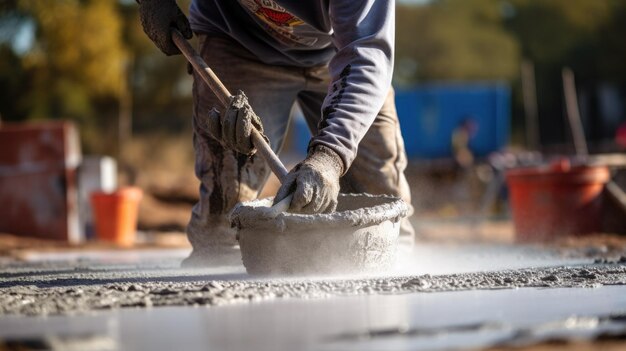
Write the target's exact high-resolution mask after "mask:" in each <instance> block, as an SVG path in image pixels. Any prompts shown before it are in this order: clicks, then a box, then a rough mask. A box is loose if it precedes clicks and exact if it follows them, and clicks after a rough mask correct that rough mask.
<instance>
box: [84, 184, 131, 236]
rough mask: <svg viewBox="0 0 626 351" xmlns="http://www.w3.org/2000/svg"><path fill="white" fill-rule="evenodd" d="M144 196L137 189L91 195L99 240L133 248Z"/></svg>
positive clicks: (129, 188) (122, 189)
mask: <svg viewBox="0 0 626 351" xmlns="http://www.w3.org/2000/svg"><path fill="white" fill-rule="evenodd" d="M142 195H143V192H142V191H141V189H139V188H136V187H127V188H120V189H119V190H117V191H115V192H112V193H105V192H94V193H92V194H91V206H92V209H93V214H94V221H95V224H96V236H97V238H98V240H102V241H107V242H112V243H115V244H118V245H121V246H132V245H133V244H134V243H135V239H136V236H137V235H136V234H137V215H138V212H139V201H141V197H142Z"/></svg>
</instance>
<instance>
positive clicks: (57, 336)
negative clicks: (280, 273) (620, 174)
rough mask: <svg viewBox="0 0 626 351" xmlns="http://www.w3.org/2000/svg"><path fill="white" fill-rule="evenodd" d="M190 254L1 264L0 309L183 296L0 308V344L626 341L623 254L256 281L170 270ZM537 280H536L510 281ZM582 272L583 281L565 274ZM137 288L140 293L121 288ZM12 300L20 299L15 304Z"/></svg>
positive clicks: (433, 260)
mask: <svg viewBox="0 0 626 351" xmlns="http://www.w3.org/2000/svg"><path fill="white" fill-rule="evenodd" d="M186 254H187V251H186V250H168V251H156V252H126V253H123V254H121V253H118V252H110V253H108V254H107V253H106V252H104V253H103V252H101V251H100V252H91V253H90V252H82V253H75V254H74V256H73V257H68V256H65V255H58V254H39V255H34V256H32V257H30V259H31V262H28V263H23V262H22V263H18V264H17V263H15V262H13V263H5V264H4V267H3V268H2V271H1V272H0V278H1V279H0V301H1V306H2V307H7V306H13V307H15V306H18V307H19V305H20V304H23V305H28V304H36V303H37V302H36V300H37V299H38V298H42V297H43V296H47V295H45V293H47V292H48V291H53V290H55V289H56V290H58V291H61V292H63V291H67V290H68V289H73V290H72V291H73V292H74V293H76V291H80V290H81V289H83V290H85V291H86V292H85V293H82V294H83V295H86V294H87V292H88V291H90V289H96V290H97V289H105V288H107V287H111V286H112V285H115V284H117V285H115V286H116V287H117V286H123V287H124V289H117V288H116V289H115V290H112V291H114V292H115V294H117V295H115V294H113V295H111V296H112V297H113V299H115V298H117V297H120V296H124V294H137V293H138V292H137V290H139V291H141V290H148V289H153V290H150V292H153V291H154V292H157V293H159V294H160V293H162V292H163V291H164V290H165V289H166V288H167V289H171V292H168V295H167V296H170V295H169V294H170V293H171V294H173V295H174V296H181V298H180V299H169V298H168V299H166V300H155V301H157V302H158V301H168V303H167V304H164V305H165V307H156V305H155V306H154V307H151V308H141V307H133V308H119V309H118V308H115V307H117V306H118V305H115V303H112V304H111V305H109V306H107V308H108V307H114V308H115V309H113V310H100V309H99V310H90V309H86V310H76V309H72V308H68V309H66V310H63V309H61V310H55V309H51V310H48V313H49V312H50V311H52V312H53V315H47V316H45V315H41V313H40V312H41V311H40V310H36V309H20V308H13V307H12V309H6V308H5V309H4V314H2V315H0V340H2V341H0V349H2V347H1V346H2V345H3V344H2V342H4V346H6V345H9V346H16V345H20V346H24V345H26V346H29V345H30V346H31V347H32V346H33V345H34V346H37V345H40V346H41V345H44V346H46V347H48V348H51V349H63V350H65V349H74V350H172V349H185V350H196V349H197V350H206V349H211V350H251V349H254V350H444V349H475V348H488V347H494V346H502V345H506V346H515V345H531V344H534V343H536V342H540V341H545V340H554V339H559V340H560V339H572V338H573V339H594V338H596V337H598V336H599V335H602V336H604V337H605V338H606V337H607V335H608V336H610V335H618V336H619V335H621V336H623V335H626V323H625V322H626V285H625V284H626V265H624V264H623V263H620V262H619V259H615V260H613V261H610V262H609V263H608V264H594V260H595V259H594V257H582V256H574V257H572V255H565V256H564V255H563V254H562V252H557V251H554V250H550V249H545V248H537V247H528V246H526V247H524V246H509V245H494V244H472V245H467V244H466V245H459V244H443V243H423V244H420V245H419V246H418V247H417V249H416V250H415V252H413V253H412V254H411V255H410V256H408V257H406V258H405V259H403V260H402V262H401V264H400V265H399V267H398V269H397V270H396V272H394V275H395V277H394V278H380V277H359V278H354V277H353V278H349V279H341V278H334V279H332V280H327V279H313V280H308V279H307V280H302V279H286V280H285V279H280V280H276V279H262V280H259V279H253V278H251V277H248V276H247V275H246V274H245V271H244V270H243V267H241V266H230V267H218V268H213V269H203V270H192V271H190V270H181V269H179V268H177V265H178V262H179V260H180V259H181V258H183V257H184V256H185V255H186ZM546 267H560V268H546ZM562 267H567V268H562ZM502 270H509V271H508V272H512V273H511V274H512V275H510V276H511V277H512V281H513V283H502V284H500V285H495V286H494V285H491V284H492V283H491V280H493V279H494V277H496V278H495V279H496V280H499V278H498V277H505V278H504V279H507V278H508V277H509V275H507V274H508V273H507V274H504V275H503V274H502V273H499V274H495V275H494V274H493V273H484V274H483V273H479V272H494V271H502ZM463 273H470V275H459V274H463ZM424 274H428V275H429V276H424ZM533 274H534V275H537V276H538V277H539V278H538V279H537V280H536V281H534V280H532V279H530V281H526V283H523V284H522V283H516V282H517V281H518V280H516V279H518V278H520V277H523V278H524V279H527V277H529V276H532V275H533ZM605 275H606V277H608V276H611V278H610V279H609V278H606V277H605ZM587 276H588V277H591V278H589V279H591V280H589V279H587V280H585V279H582V278H581V279H578V278H575V279H574V278H572V277H587ZM459 277H461V278H462V279H459ZM465 278H468V281H469V280H470V278H471V280H473V281H474V282H472V283H465ZM605 278H606V279H605ZM544 279H545V281H544ZM568 279H570V281H568ZM485 281H486V282H485ZM519 281H521V280H519ZM423 282H425V283H424V284H425V285H422V284H423ZM537 282H539V283H537ZM542 282H543V283H542ZM409 283H410V284H409ZM483 283H484V284H483ZM133 285H134V286H138V287H135V288H131V289H129V287H130V286H133ZM155 286H157V287H158V289H155ZM207 286H208V287H209V289H207V290H208V292H207V293H211V291H212V289H213V288H215V287H219V290H220V294H221V295H219V296H220V300H219V301H221V303H218V304H211V303H207V304H205V305H206V306H198V305H202V304H195V305H196V306H193V305H194V304H193V303H190V302H189V301H190V300H188V299H187V297H188V296H196V295H197V294H200V292H199V291H201V290H202V289H201V288H202V287H207ZM364 286H365V288H367V289H364V288H363V287H364ZM561 286H572V287H568V288H563V287H561ZM266 287H267V288H268V289H269V290H271V291H272V294H271V295H269V294H268V295H266V296H265V298H260V299H250V298H248V297H249V296H252V295H254V296H257V295H258V292H255V291H251V290H255V289H256V290H259V289H264V288H266ZM196 288H197V290H196ZM59 289H65V290H59ZM159 289H160V290H159ZM177 289H182V290H185V289H186V290H187V292H183V291H182V290H181V291H177ZM299 289H302V290H303V292H299ZM307 289H312V290H307ZM316 289H317V290H316ZM333 289H336V290H333ZM119 290H121V291H119ZM130 290H133V291H132V292H131V291H130ZM229 290H232V291H231V293H232V294H230V295H229V294H227V293H228V292H229ZM281 290H284V294H282V295H281V294H277V293H276V292H280V291H281ZM202 291H204V290H202ZM320 291H323V292H324V293H318V292H320ZM16 292H17V293H19V294H21V295H15V294H14V295H11V294H12V293H16ZM185 294H187V295H185ZM194 294H196V295H194ZM246 294H252V295H246ZM255 294H256V295H255ZM147 295H150V294H147ZM261 295H262V294H261ZM10 296H20V299H18V301H15V300H16V299H13V300H11V297H10ZM60 296H65V298H66V299H72V298H74V297H72V296H75V295H71V294H70V295H60ZM81 296H82V295H80V296H77V297H75V299H78V300H80V299H81V298H83V297H81ZM159 296H160V295H159ZM268 296H269V297H268ZM153 297H154V296H153ZM182 297H185V298H182ZM213 297H214V296H213ZM242 297H244V298H242ZM104 298H105V297H102V299H104ZM56 299H57V300H52V301H54V303H57V304H63V303H68V305H67V306H74V305H72V304H71V303H70V302H68V301H65V302H63V301H62V300H59V299H58V297H56ZM33 301H34V302H33ZM212 301H216V300H212ZM17 302H19V303H18V304H17V305H16V303H17ZM135 306H137V305H135ZM0 311H2V309H0ZM16 311H17V313H18V314H15V313H16ZM19 311H22V312H24V311H27V314H31V315H29V316H25V315H19V313H20V312H19ZM28 311H30V312H28ZM33 311H34V312H33ZM38 311H39V312H38ZM55 311H56V312H55ZM624 346H625V347H626V344H625V345H624Z"/></svg>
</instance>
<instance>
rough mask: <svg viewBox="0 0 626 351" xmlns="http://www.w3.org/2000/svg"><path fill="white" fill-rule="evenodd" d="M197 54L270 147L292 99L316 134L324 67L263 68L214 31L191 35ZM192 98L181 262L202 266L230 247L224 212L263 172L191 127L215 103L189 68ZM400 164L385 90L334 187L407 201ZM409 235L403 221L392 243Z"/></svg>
mask: <svg viewBox="0 0 626 351" xmlns="http://www.w3.org/2000/svg"><path fill="white" fill-rule="evenodd" d="M199 52H200V55H201V56H202V58H203V59H204V60H205V61H206V62H207V64H208V65H209V67H211V68H212V69H213V71H215V73H216V74H217V76H218V77H219V78H220V80H221V81H222V82H223V83H224V85H225V86H226V87H227V88H228V89H229V91H231V93H234V92H236V91H237V90H243V91H244V92H245V93H246V95H247V96H248V99H249V101H250V105H251V106H252V108H253V109H254V111H255V112H256V114H257V115H259V116H260V118H261V120H262V122H263V126H264V128H265V134H266V135H267V136H268V137H269V140H270V143H271V146H272V149H273V150H274V151H275V152H278V151H279V150H280V148H281V146H282V144H283V140H284V137H285V134H286V132H287V127H288V124H289V116H290V111H291V108H292V106H293V104H294V103H296V102H297V103H298V104H299V106H300V108H301V110H302V112H303V114H304V117H305V119H306V122H307V125H308V127H309V129H310V130H311V132H312V133H313V135H315V134H316V133H317V128H318V123H319V120H320V117H321V106H322V103H323V101H324V98H325V97H326V92H327V89H328V85H329V81H330V75H329V73H328V67H327V66H319V67H312V68H301V67H290V66H274V65H268V64H265V63H263V62H260V61H259V60H258V59H256V58H255V56H254V55H253V54H252V53H250V52H249V51H248V50H246V49H245V48H243V47H241V46H240V45H239V44H238V43H236V42H234V41H232V40H231V39H228V38H225V37H220V36H207V35H199ZM193 99H194V104H193V129H194V132H193V143H194V150H195V174H196V176H197V178H198V179H199V180H200V183H201V184H200V200H199V201H198V203H197V204H196V205H195V206H194V208H193V211H192V215H191V219H190V221H189V225H188V227H187V236H188V238H189V241H190V242H191V244H192V246H193V252H192V254H191V256H190V257H189V258H187V260H186V261H185V262H184V264H185V265H205V264H211V263H212V262H215V261H219V256H220V255H222V254H223V253H224V251H225V250H226V251H228V250H231V249H236V244H237V241H236V233H235V231H234V230H233V229H231V228H230V225H229V223H228V214H229V212H230V211H231V210H232V208H233V207H234V206H235V205H236V204H237V203H238V202H243V201H249V200H253V199H255V198H256V197H257V196H258V194H259V192H260V191H261V190H262V187H263V185H264V184H265V182H266V180H267V178H268V176H269V174H270V169H269V167H268V166H267V164H266V163H265V161H264V160H263V159H262V158H261V157H260V156H258V155H254V156H252V157H249V156H247V155H243V154H239V153H236V152H234V151H231V150H227V149H225V148H224V147H222V146H221V145H220V143H219V142H217V141H216V140H214V139H212V138H211V137H208V136H205V135H204V134H203V133H202V131H201V130H200V129H199V128H198V127H197V126H198V125H199V123H198V121H200V119H202V118H206V116H207V115H208V113H209V111H210V110H211V108H213V107H216V108H217V109H218V110H220V111H221V110H222V106H221V104H220V102H219V100H218V99H217V97H216V96H215V95H214V94H213V92H212V91H211V90H210V88H209V87H208V86H207V85H206V84H205V83H204V82H203V81H202V79H201V78H200V77H199V76H198V75H197V74H196V73H194V85H193ZM406 163H407V159H406V153H405V150H404V141H403V139H402V135H401V134H400V125H399V122H398V116H397V113H396V108H395V103H394V94H393V89H391V88H390V91H389V94H388V96H387V99H386V101H385V103H384V105H383V107H382V109H381V110H380V112H379V113H378V115H377V117H376V119H375V121H374V123H373V124H372V126H371V127H370V129H369V131H368V132H367V134H366V135H365V137H364V138H363V140H362V141H361V143H360V144H359V149H358V153H357V156H356V159H355V160H354V162H353V163H352V165H351V167H350V168H349V170H348V172H347V173H346V174H345V175H344V176H343V177H342V178H341V180H340V183H341V192H344V193H351V192H352V193H370V194H388V195H394V196H398V197H401V198H402V199H403V200H405V201H406V202H407V203H408V204H410V203H411V194H410V190H409V186H408V183H407V180H406V178H405V175H404V169H405V168H406ZM413 239H414V230H413V227H412V226H411V224H410V222H409V221H408V219H405V220H403V222H402V223H401V238H400V242H401V244H403V245H404V246H411V245H413Z"/></svg>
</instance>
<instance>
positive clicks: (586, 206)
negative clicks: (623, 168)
mask: <svg viewBox="0 0 626 351" xmlns="http://www.w3.org/2000/svg"><path fill="white" fill-rule="evenodd" d="M609 180H610V172H609V169H608V167H605V166H576V167H572V166H570V163H569V161H567V160H565V161H560V162H557V163H555V164H553V165H551V166H549V167H532V168H519V169H514V170H510V171H508V172H507V174H506V181H507V184H508V187H509V193H510V195H509V196H510V200H509V201H510V204H511V209H512V212H513V222H514V225H515V234H516V239H517V240H518V241H522V242H529V241H545V240H550V239H553V238H556V237H560V236H571V235H581V234H589V233H594V232H599V231H601V230H602V210H603V197H602V192H603V190H604V186H605V184H606V183H607V182H608V181H609Z"/></svg>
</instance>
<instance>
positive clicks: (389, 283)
mask: <svg viewBox="0 0 626 351" xmlns="http://www.w3.org/2000/svg"><path fill="white" fill-rule="evenodd" d="M0 276H1V277H2V280H1V281H0V315H8V314H11V315H31V316H36V315H55V314H72V313H84V312H87V311H91V310H103V309H113V308H125V307H151V306H215V305H225V304H233V303H248V302H258V301H265V300H273V299H284V298H303V299H312V298H327V297H336V296H352V295H364V294H403V293H433V292H445V291H461V290H493V289H516V288H594V287H599V286H603V285H626V265H624V264H621V263H616V264H604V265H589V266H581V267H557V268H542V269H522V270H505V271H495V272H479V273H463V274H448V275H440V276H430V275H421V276H399V277H386V278H361V279H341V278H334V279H288V280H287V279H282V280H281V279H274V280H268V279H265V280H213V279H214V278H215V277H211V276H207V275H202V272H201V271H200V272H199V271H194V270H174V269H170V270H165V271H161V270H152V271H149V270H148V271H142V272H137V271H134V272H133V271H128V270H126V271H124V270H121V271H116V270H115V269H110V268H108V269H102V270H101V271H98V270H93V271H92V270H89V269H82V270H80V269H77V270H71V269H70V270H65V271H41V272H37V271H20V270H14V271H11V270H10V269H8V270H4V273H2V274H1V275H0ZM244 277H245V275H244V276H242V277H240V278H241V279H243V278H244ZM221 278H222V279H233V278H238V277H224V276H222V277H221Z"/></svg>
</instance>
